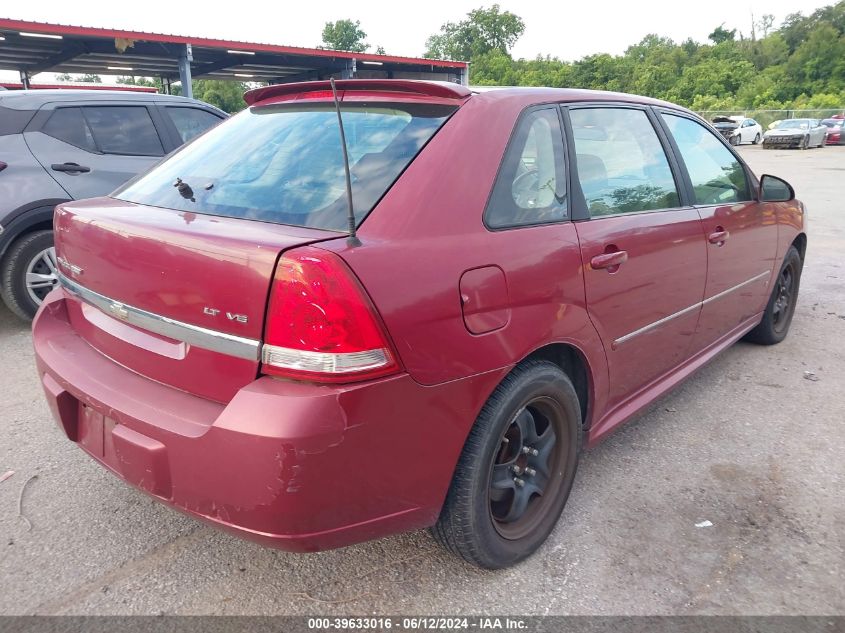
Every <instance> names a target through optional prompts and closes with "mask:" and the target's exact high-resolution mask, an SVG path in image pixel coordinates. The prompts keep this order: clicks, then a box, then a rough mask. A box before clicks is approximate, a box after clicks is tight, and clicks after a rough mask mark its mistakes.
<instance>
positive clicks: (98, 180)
mask: <svg viewBox="0 0 845 633" xmlns="http://www.w3.org/2000/svg"><path fill="white" fill-rule="evenodd" d="M225 117H226V114H225V113H224V112H222V111H221V110H218V109H217V108H215V107H213V106H210V105H208V104H206V103H202V102H200V101H194V100H192V99H185V98H183V97H174V96H170V95H159V94H150V93H143V94H141V93H131V92H121V91H118V90H114V91H111V90H108V91H106V90H98V91H91V90H33V91H4V92H3V93H2V94H0V295H2V297H3V301H4V302H5V303H6V305H7V306H9V308H10V309H11V310H12V312H14V313H15V314H17V315H18V316H20V317H22V318H24V319H30V318H32V316H33V315H34V314H35V311H36V310H37V309H38V306H39V304H40V303H41V301H42V299H43V298H44V297H45V296H46V294H47V293H48V292H49V291H50V290H52V289H53V287H54V286H55V285H56V283H57V276H56V255H55V251H54V249H53V208H54V207H55V206H56V205H57V204H59V203H61V202H68V201H70V200H77V199H81V198H91V197H94V196H101V195H105V194H107V193H109V192H111V191H113V190H114V189H116V188H117V187H119V186H120V185H122V184H123V183H125V182H126V181H127V180H129V179H130V178H132V177H134V176H135V175H137V174H139V173H141V172H143V171H146V170H147V169H148V168H149V167H151V166H152V165H153V164H154V163H156V162H157V161H158V160H159V159H160V158H161V157H162V156H164V155H165V154H167V153H169V152H171V151H172V150H174V149H176V148H177V147H179V146H180V145H182V144H183V143H185V142H187V141H189V140H191V139H192V138H193V137H195V136H197V135H198V134H200V133H202V132H204V131H205V130H206V129H208V128H209V127H211V126H213V125H215V124H216V123H218V122H219V121H221V120H222V119H224V118H225Z"/></svg>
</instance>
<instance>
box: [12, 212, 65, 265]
mask: <svg viewBox="0 0 845 633" xmlns="http://www.w3.org/2000/svg"><path fill="white" fill-rule="evenodd" d="M63 202H68V200H60V199H49V200H38V201H37V202H32V203H30V204H27V205H25V206H23V207H20V208H18V209H15V211H13V212H12V213H10V214H8V216H7V217H9V218H11V220H10V221H9V222H8V223H6V224H4V225H3V231H2V232H0V260H2V258H3V257H5V255H6V251H8V250H9V247H10V246H11V245H12V244H13V243H14V242H15V240H17V239H18V238H20V237H21V236H23V235H26V234H27V233H32V232H33V231H43V230H52V228H53V210H54V209H55V208H56V205H57V204H61V203H63Z"/></svg>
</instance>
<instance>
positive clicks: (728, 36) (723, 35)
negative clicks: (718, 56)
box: [707, 22, 736, 44]
mask: <svg viewBox="0 0 845 633" xmlns="http://www.w3.org/2000/svg"><path fill="white" fill-rule="evenodd" d="M707 39H709V40H710V41H711V42H713V43H714V44H721V43H722V42H728V41H731V42H732V41H733V40H735V39H736V29H731V30H730V31H729V30H728V29H726V28H725V23H724V22H722V23H721V24H720V25H719V26H717V27H716V28H715V29H713V32H712V33H711V34H710V35H708V36H707Z"/></svg>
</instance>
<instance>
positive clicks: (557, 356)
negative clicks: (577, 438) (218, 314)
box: [520, 343, 594, 431]
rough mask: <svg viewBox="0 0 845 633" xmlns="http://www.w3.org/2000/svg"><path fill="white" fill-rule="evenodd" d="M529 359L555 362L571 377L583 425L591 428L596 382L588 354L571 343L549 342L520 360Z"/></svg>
mask: <svg viewBox="0 0 845 633" xmlns="http://www.w3.org/2000/svg"><path fill="white" fill-rule="evenodd" d="M528 360H546V361H549V362H551V363H554V364H555V365H557V366H558V367H560V369H561V370H562V371H563V373H565V374H566V375H567V376H568V377H569V379H570V380H571V381H572V386H573V387H574V388H575V394H576V395H577V396H578V402H579V404H580V406H581V425H582V427H583V429H584V430H585V431H586V430H587V429H589V427H590V416H591V414H592V412H593V406H594V396H593V384H594V382H593V379H592V373H591V368H590V365H589V362H588V361H587V357H586V355H585V354H584V353H583V352H582V351H581V350H580V349H579V348H578V347H576V346H575V345H572V344H570V343H549V344H547V345H544V346H543V347H540V348H538V349H535V350H534V351H533V352H531V353H530V354H529V355H528V356H526V357H525V358H523V359H522V361H520V362H524V361H528Z"/></svg>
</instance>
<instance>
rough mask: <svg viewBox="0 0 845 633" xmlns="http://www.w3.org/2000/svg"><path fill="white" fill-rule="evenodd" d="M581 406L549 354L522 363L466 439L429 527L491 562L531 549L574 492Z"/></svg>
mask: <svg viewBox="0 0 845 633" xmlns="http://www.w3.org/2000/svg"><path fill="white" fill-rule="evenodd" d="M580 447H581V409H580V406H579V402H578V396H577V395H576V393H575V389H574V387H573V386H572V382H571V381H570V380H569V378H568V377H567V375H566V374H565V373H564V372H563V371H562V370H561V369H560V368H559V367H558V366H557V365H555V364H553V363H550V362H547V361H527V362H524V363H521V364H520V365H518V366H517V367H516V368H515V369H514V370H513V371H512V372H511V373H510V374H508V376H507V377H506V378H505V379H504V380H503V381H502V383H501V384H500V385H499V386H498V387H497V388H496V390H495V391H494V392H493V394H492V395H491V396H490V398H489V400H488V401H487V403H486V404H485V405H484V408H483V409H482V410H481V413H480V414H479V416H478V419H477V420H476V422H475V425H474V426H473V428H472V430H471V431H470V433H469V436H468V438H467V441H466V444H465V445H464V449H463V452H462V453H461V457H460V459H459V460H458V465H457V467H456V469H455V474H454V477H453V479H452V484H451V486H450V488H449V492H448V494H447V496H446V501H445V502H444V504H443V509H442V510H441V513H440V517H439V519H438V520H437V523H436V524H435V525H434V527H433V528H432V533H433V535H434V537H435V539H437V540H438V541H439V542H440V543H441V544H442V545H443V546H444V547H446V548H447V549H448V550H450V551H451V552H452V553H454V554H457V555H458V556H461V557H462V558H464V559H465V560H467V561H469V562H471V563H473V564H475V565H478V566H480V567H485V568H487V569H501V568H503V567H508V566H509V565H513V564H515V563H517V562H519V561H521V560H523V559H524V558H526V557H528V556H530V555H531V554H533V553H534V552H535V551H536V550H537V549H538V548H539V547H540V546H541V545H542V544H543V542H544V541H545V540H546V538H547V537H548V536H549V534H550V533H551V531H552V530H553V529H554V527H555V524H556V523H557V520H558V518H559V517H560V514H561V512H562V511H563V506H564V505H565V504H566V500H567V498H568V497H569V492H570V490H571V488H572V482H573V481H574V479H575V470H576V468H577V466H578V454H579V452H580Z"/></svg>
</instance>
